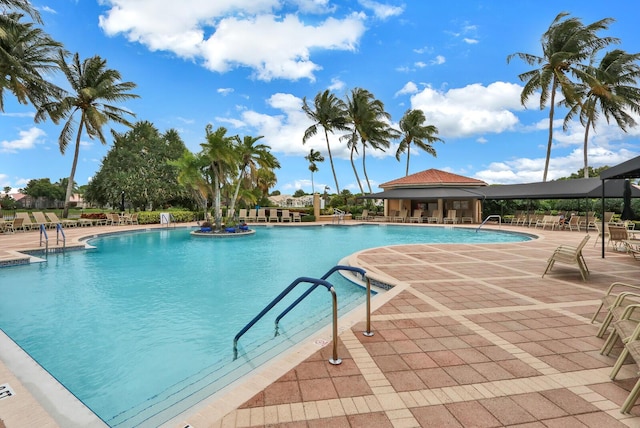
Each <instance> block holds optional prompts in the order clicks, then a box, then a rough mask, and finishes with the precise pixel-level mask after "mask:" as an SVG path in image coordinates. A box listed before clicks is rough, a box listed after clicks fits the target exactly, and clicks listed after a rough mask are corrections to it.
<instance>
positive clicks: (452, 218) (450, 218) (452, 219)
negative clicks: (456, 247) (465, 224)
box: [442, 210, 458, 224]
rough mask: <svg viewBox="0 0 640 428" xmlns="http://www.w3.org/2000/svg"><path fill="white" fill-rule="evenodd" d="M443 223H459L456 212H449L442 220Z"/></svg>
mask: <svg viewBox="0 0 640 428" xmlns="http://www.w3.org/2000/svg"><path fill="white" fill-rule="evenodd" d="M442 222H443V223H454V224H455V223H457V222H458V217H456V210H448V211H447V216H446V217H445V218H443V219H442Z"/></svg>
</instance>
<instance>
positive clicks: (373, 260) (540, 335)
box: [0, 222, 640, 428]
mask: <svg viewBox="0 0 640 428" xmlns="http://www.w3.org/2000/svg"><path fill="white" fill-rule="evenodd" d="M355 223H356V222H353V224H355ZM287 226H288V225H287ZM296 226H297V225H296ZM145 227H146V226H138V227H136V226H100V227H91V228H77V229H75V228H70V229H65V232H66V235H67V245H71V244H72V243H80V238H81V237H82V236H87V235H88V236H93V235H95V234H98V233H113V232H118V231H124V230H127V229H137V228H145ZM389 227H393V225H389ZM423 227H430V226H428V225H424V226H423ZM460 227H464V226H460ZM467 227H476V226H467ZM485 227H487V226H485ZM501 229H502V230H513V231H519V232H527V233H535V234H537V235H538V236H539V239H536V240H533V241H529V242H521V243H504V244H483V245H471V244H424V245H423V244H416V245H400V246H391V247H381V248H374V249H369V250H364V251H362V252H359V253H356V254H354V255H352V256H350V257H349V263H350V264H352V265H355V266H359V267H362V268H364V269H365V270H366V271H367V272H369V273H371V274H372V276H374V277H375V278H379V279H382V280H385V281H386V282H389V283H391V284H392V285H394V288H393V289H392V290H390V291H389V292H386V293H383V294H380V295H377V296H376V297H375V298H374V299H373V301H372V310H373V315H372V321H371V326H372V330H373V331H374V333H375V334H374V335H373V336H372V337H365V336H364V335H363V334H362V331H364V330H365V325H364V319H365V316H364V313H363V308H360V309H359V310H358V311H359V312H356V313H353V312H352V313H350V314H349V315H347V316H346V317H344V318H341V320H340V335H339V346H338V356H339V357H340V358H341V359H342V364H340V365H336V366H334V365H331V364H330V363H329V361H328V360H329V358H330V356H331V349H332V348H331V343H330V340H331V335H330V330H328V329H325V330H323V331H321V332H319V333H318V334H317V335H315V336H314V337H312V338H310V339H309V340H308V341H307V342H306V343H301V344H300V345H298V346H296V347H295V348H293V349H291V350H290V351H289V352H287V353H286V354H283V355H282V356H280V357H278V358H276V359H274V360H272V361H271V362H270V363H268V364H266V365H265V366H263V367H260V368H258V369H257V370H256V371H255V373H253V374H252V375H251V376H249V377H247V378H243V379H241V380H239V381H237V382H235V383H234V384H232V385H230V386H229V387H227V388H224V389H223V390H222V391H220V392H219V393H217V394H216V395H215V396H212V397H210V398H208V399H206V400H205V401H204V402H202V403H200V405H198V406H196V407H194V408H192V409H191V410H190V411H189V412H186V413H185V414H183V415H179V416H178V417H177V418H176V419H174V420H172V421H170V422H169V423H168V424H166V426H171V427H185V426H187V425H190V426H191V427H193V428H202V427H236V426H237V427H249V426H265V425H270V426H272V425H278V426H287V427H298V426H300V427H316V426H318V427H320V426H322V427H324V426H331V427H343V426H344V427H360V426H363V427H364V426H366V427H376V428H377V427H387V426H388V427H414V426H434V427H440V426H453V427H455V426H458V427H467V426H477V427H500V426H522V427H531V428H534V427H603V426H606V427H625V426H629V427H640V405H636V406H635V407H634V408H633V409H632V414H631V415H623V414H621V413H620V411H619V409H620V406H621V405H622V403H623V401H624V400H625V399H626V397H627V395H628V393H629V391H630V389H631V388H632V387H633V386H634V385H635V383H636V381H637V380H638V377H637V376H638V374H637V373H638V369H637V367H636V365H635V364H632V363H631V361H628V363H630V364H627V365H625V366H624V367H623V369H622V370H621V372H620V373H619V374H618V377H617V379H616V380H615V381H611V380H610V379H609V373H610V370H611V367H612V366H613V363H614V362H615V359H616V357H617V355H618V354H619V352H620V349H621V348H620V346H619V345H618V346H617V347H616V348H615V349H614V351H613V352H612V354H611V355H610V356H602V355H600V353H599V349H600V347H601V346H602V344H603V343H604V339H601V338H597V337H595V333H596V331H597V329H598V324H590V322H589V320H590V318H591V315H592V314H593V312H594V311H595V309H596V307H597V306H598V304H599V298H600V297H601V296H602V294H603V292H604V291H605V290H606V288H607V287H608V286H609V285H610V284H611V283H612V282H615V281H624V282H629V283H634V284H639V282H638V281H639V279H638V278H639V275H638V274H639V273H640V262H638V261H636V260H634V259H633V257H631V256H630V255H628V254H625V253H619V252H616V251H613V250H612V249H611V248H610V247H609V248H607V250H606V258H604V259H603V258H601V252H600V251H601V247H600V244H599V243H598V245H596V246H595V247H594V240H595V238H596V236H597V233H596V232H595V231H591V232H590V235H591V236H592V238H591V240H590V241H589V242H588V243H587V245H586V247H585V249H584V251H583V254H584V257H585V259H586V263H587V265H588V267H589V270H590V271H591V274H590V276H589V277H588V278H587V281H582V279H581V277H580V273H579V271H578V269H577V267H574V266H568V265H561V264H556V266H555V267H554V268H553V270H552V272H551V273H549V274H547V275H546V276H545V277H544V278H541V275H542V272H544V269H545V267H546V260H547V258H548V257H549V256H550V255H551V253H552V252H553V250H554V249H555V248H556V247H557V246H558V245H560V244H572V245H576V244H577V243H578V242H580V240H581V239H582V237H583V235H584V233H585V232H575V231H574V232H569V231H550V230H541V229H533V228H526V227H511V226H504V225H503V226H502V228H501ZM37 247H38V233H37V232H27V233H20V232H18V233H16V234H13V235H0V263H2V262H3V261H6V260H7V259H11V258H12V257H13V258H14V259H15V258H16V252H15V251H18V250H24V249H26V248H37ZM0 275H1V269H0ZM600 318H602V315H601V316H600ZM23 382H24V380H23V379H21V374H20V373H14V372H12V371H11V370H9V369H8V367H7V365H6V364H5V362H3V361H0V385H2V384H4V383H9V384H10V386H11V387H12V388H13V389H14V391H16V395H15V396H12V397H9V398H5V399H0V427H2V424H3V423H4V424H5V425H6V426H7V427H9V428H11V427H22V426H41V427H56V426H59V424H60V422H59V420H60V419H59V418H56V419H54V417H52V416H50V414H49V413H48V412H47V410H45V408H47V407H48V406H46V405H42V406H40V405H38V403H40V404H42V399H41V398H39V399H36V398H35V396H34V395H32V393H31V391H33V386H30V387H25V386H24V385H23ZM24 383H25V384H27V386H29V385H28V382H24Z"/></svg>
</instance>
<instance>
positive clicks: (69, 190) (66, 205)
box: [62, 112, 84, 218]
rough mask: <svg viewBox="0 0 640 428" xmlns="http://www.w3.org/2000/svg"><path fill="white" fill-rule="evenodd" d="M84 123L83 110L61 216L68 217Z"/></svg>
mask: <svg viewBox="0 0 640 428" xmlns="http://www.w3.org/2000/svg"><path fill="white" fill-rule="evenodd" d="M83 125H84V112H83V113H82V117H81V118H80V126H78V135H77V136H76V148H75V150H74V151H73V162H72V163H71V174H69V182H68V183H67V193H66V195H65V197H64V210H63V211H62V218H67V217H69V204H70V201H71V193H73V179H74V177H75V176H76V167H77V166H78V156H79V155H80V137H81V136H82V128H83Z"/></svg>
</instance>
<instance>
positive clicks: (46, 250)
mask: <svg viewBox="0 0 640 428" xmlns="http://www.w3.org/2000/svg"><path fill="white" fill-rule="evenodd" d="M60 235H62V238H60ZM61 239H62V251H64V250H65V248H66V246H67V237H66V236H65V235H64V230H62V225H61V224H60V223H56V245H59V244H60V240H61ZM43 241H44V245H45V247H44V253H45V254H48V253H49V235H47V228H46V227H45V226H44V224H41V225H40V246H41V247H42V242H43Z"/></svg>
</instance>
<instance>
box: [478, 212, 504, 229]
mask: <svg viewBox="0 0 640 428" xmlns="http://www.w3.org/2000/svg"><path fill="white" fill-rule="evenodd" d="M491 218H497V219H498V225H502V217H500V216H499V215H498V214H492V215H490V216H487V218H485V219H484V221H483V222H482V223H481V224H480V226H478V228H477V229H476V232H477V231H479V230H480V228H481V227H482V226H484V224H485V223H486V222H487V221H489V219H491Z"/></svg>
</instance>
